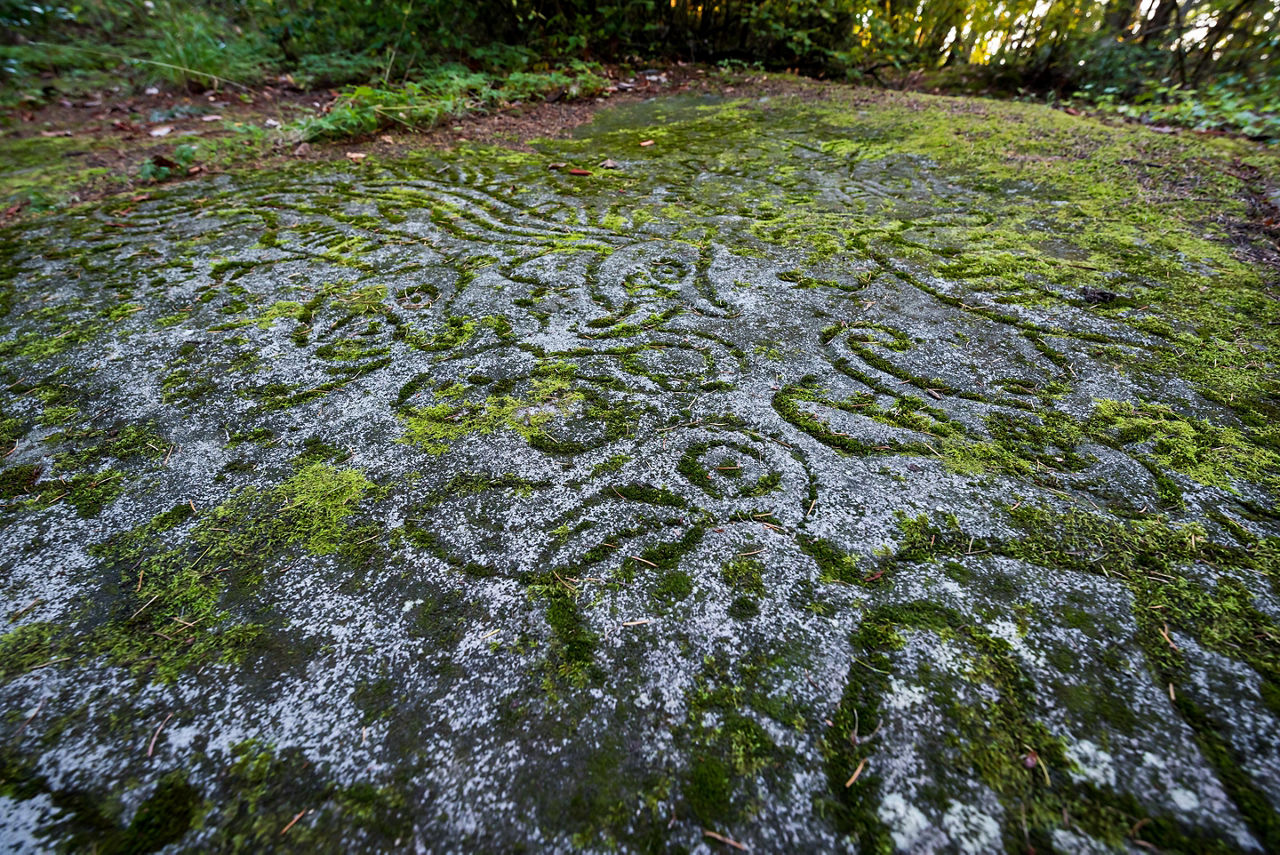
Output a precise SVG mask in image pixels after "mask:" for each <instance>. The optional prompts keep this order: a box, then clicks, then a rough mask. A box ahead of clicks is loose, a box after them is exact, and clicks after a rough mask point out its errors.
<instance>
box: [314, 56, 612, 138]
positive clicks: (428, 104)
mask: <svg viewBox="0 0 1280 855" xmlns="http://www.w3.org/2000/svg"><path fill="white" fill-rule="evenodd" d="M606 85H607V81H606V80H605V79H604V78H603V77H600V76H599V75H597V74H596V73H594V71H592V70H591V68H590V66H587V65H585V64H583V63H578V64H576V65H573V66H571V67H570V68H568V69H567V70H564V71H548V72H520V71H517V72H512V73H511V74H509V75H507V76H506V77H494V76H491V75H488V74H484V73H481V72H478V71H470V70H468V69H467V68H466V67H465V66H461V65H445V66H441V67H440V68H437V69H434V70H433V71H431V72H429V73H427V74H425V75H424V76H423V78H422V79H421V80H418V81H410V82H408V83H405V84H403V85H401V86H397V87H381V86H353V87H349V88H347V89H345V90H343V92H342V94H341V97H340V99H339V101H338V103H337V104H336V105H335V106H334V107H333V109H331V110H330V111H329V113H328V114H327V115H324V116H320V117H317V118H315V119H309V120H307V121H305V122H303V123H302V125H301V126H300V128H299V131H300V133H301V135H302V137H303V138H304V139H309V140H317V139H338V138H343V137H352V136H360V135H364V134H371V133H374V132H375V131H379V130H382V129H384V128H390V127H393V126H401V127H405V128H412V129H416V130H421V129H427V128H431V127H434V126H435V125H437V124H439V123H440V122H441V121H443V120H444V119H446V118H449V117H453V116H460V115H463V114H465V113H470V112H484V111H486V110H490V109H493V108H495V107H499V106H501V105H503V104H506V103H514V102H518V101H527V100H531V99H535V98H542V97H546V96H547V95H548V94H551V93H555V92H561V93H562V94H563V95H564V96H566V97H571V98H574V97H582V96H587V95H593V94H595V93H597V92H600V91H602V90H603V89H604V87H605V86H606Z"/></svg>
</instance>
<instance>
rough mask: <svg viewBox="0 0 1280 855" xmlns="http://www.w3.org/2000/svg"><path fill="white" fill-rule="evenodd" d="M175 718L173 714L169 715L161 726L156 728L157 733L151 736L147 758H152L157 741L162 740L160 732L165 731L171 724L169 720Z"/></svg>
mask: <svg viewBox="0 0 1280 855" xmlns="http://www.w3.org/2000/svg"><path fill="white" fill-rule="evenodd" d="M171 718H173V713H169V714H168V715H167V716H165V717H164V721H162V722H160V726H159V727H157V728H156V732H155V733H153V734H151V742H150V744H148V745H147V756H148V757H150V756H151V754H152V752H154V751H155V750H156V740H157V739H159V738H160V731H162V730H164V726H165V725H166V724H168V723H169V719H171Z"/></svg>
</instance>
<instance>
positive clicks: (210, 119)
mask: <svg viewBox="0 0 1280 855" xmlns="http://www.w3.org/2000/svg"><path fill="white" fill-rule="evenodd" d="M221 118H222V116H221V115H219V114H218V113H212V114H210V115H208V116H201V117H200V121H202V122H216V121H218V120H219V119H221Z"/></svg>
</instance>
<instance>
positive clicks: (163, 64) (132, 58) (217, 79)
mask: <svg viewBox="0 0 1280 855" xmlns="http://www.w3.org/2000/svg"><path fill="white" fill-rule="evenodd" d="M27 44H30V45H37V46H39V47H56V48H60V49H62V50H78V51H83V52H84V53H96V54H98V55H99V56H110V57H113V58H115V59H122V60H124V61H125V62H137V63H141V64H143V65H156V66H159V67H160V68H172V69H173V70H174V71H181V72H184V73H186V74H191V75H194V76H196V77H207V78H209V79H210V80H212V81H214V82H216V83H225V84H227V85H228V86H234V87H236V88H237V89H242V90H244V91H245V92H249V91H250V89H249V87H248V86H245V85H244V84H243V83H236V82H235V81H234V80H227V79H226V78H225V77H219V76H218V75H216V74H210V73H209V72H207V71H196V70H195V69H194V68H187V67H186V66H185V65H174V64H173V63H171V62H159V61H157V60H154V59H141V58H139V57H136V56H126V55H125V54H122V53H116V52H114V51H109V50H97V49H95V48H86V47H75V46H73V45H55V44H51V43H49V42H27Z"/></svg>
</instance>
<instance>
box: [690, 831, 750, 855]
mask: <svg viewBox="0 0 1280 855" xmlns="http://www.w3.org/2000/svg"><path fill="white" fill-rule="evenodd" d="M702 836H703V837H710V838H711V839H712V840H718V841H720V842H721V843H723V844H724V845H725V846H732V847H733V848H734V849H738V850H741V851H743V852H749V851H751V850H750V849H748V848H747V846H746V845H744V844H742V843H739V842H738V841H736V840H733V839H731V838H728V837H725V836H724V835H723V834H716V833H715V832H714V831H708V830H707V829H705V828H704V829H702Z"/></svg>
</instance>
